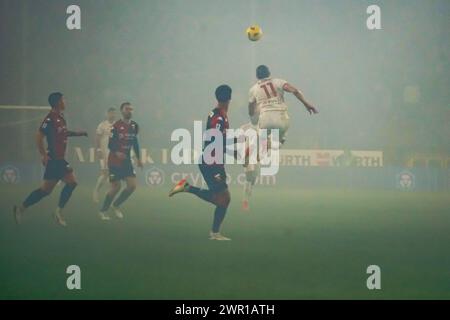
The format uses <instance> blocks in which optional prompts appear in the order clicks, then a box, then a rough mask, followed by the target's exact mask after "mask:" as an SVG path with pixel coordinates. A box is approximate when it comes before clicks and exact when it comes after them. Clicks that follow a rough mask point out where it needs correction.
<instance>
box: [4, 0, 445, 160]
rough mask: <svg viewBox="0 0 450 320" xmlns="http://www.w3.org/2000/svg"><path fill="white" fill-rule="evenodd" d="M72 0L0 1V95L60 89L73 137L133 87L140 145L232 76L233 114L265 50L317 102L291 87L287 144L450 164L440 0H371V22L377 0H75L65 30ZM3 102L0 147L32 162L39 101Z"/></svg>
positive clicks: (198, 113) (235, 121)
mask: <svg viewBox="0 0 450 320" xmlns="http://www.w3.org/2000/svg"><path fill="white" fill-rule="evenodd" d="M72 2H73V1H65V0H59V1H55V0H39V1H27V0H21V1H12V0H1V1H0V37H1V38H0V43H1V47H2V49H1V50H0V55H1V59H0V70H1V74H0V88H1V92H0V104H1V105H38V106H45V105H47V96H48V94H49V93H50V92H52V91H61V92H63V93H64V94H65V96H66V99H67V101H68V108H67V111H66V117H67V119H68V121H69V126H70V127H71V128H73V129H86V130H88V131H89V133H90V134H91V135H90V138H89V139H88V140H83V139H79V140H77V142H76V144H77V145H80V146H81V147H84V148H88V147H90V146H93V143H94V132H95V128H96V126H97V124H98V123H99V122H100V121H101V120H102V119H103V117H104V113H105V110H106V109H107V108H109V107H118V106H119V105H120V103H121V102H123V101H130V102H131V103H132V104H133V105H134V106H135V118H136V120H137V122H138V123H139V124H140V126H141V145H142V146H143V147H146V148H148V149H154V150H157V149H160V148H170V147H171V145H172V143H171V142H170V134H171V132H172V130H173V129H175V128H180V127H183V128H188V129H192V127H193V120H203V121H205V119H206V117H207V114H208V112H209V110H210V109H211V108H212V107H213V106H214V103H215V102H214V96H213V92H214V89H215V88H216V87H217V86H218V85H219V84H222V83H227V84H229V85H230V86H231V87H232V88H233V90H234V92H233V101H232V105H231V110H230V122H231V125H232V127H238V126H240V125H242V124H243V123H245V122H247V121H248V117H247V95H248V89H249V88H250V87H251V85H252V84H253V83H254V81H255V74H254V73H255V68H256V66H257V65H259V64H266V65H268V66H269V67H270V69H271V71H272V75H273V76H274V77H279V78H283V79H286V80H287V81H289V82H291V83H292V84H294V85H295V86H297V87H299V88H300V89H301V90H302V91H303V92H304V94H305V95H306V97H307V99H309V100H310V101H311V102H312V103H313V104H314V105H315V106H316V107H317V108H318V109H319V111H320V113H319V115H318V116H314V117H310V116H309V115H308V114H307V112H306V111H305V110H304V108H303V106H302V105H301V104H299V102H298V101H296V100H295V98H293V97H292V96H289V97H287V103H288V105H289V107H290V116H291V128H290V130H289V136H288V143H287V144H286V148H289V149H336V150H380V151H382V152H383V164H384V166H389V165H392V166H405V167H409V168H413V167H437V168H444V169H446V168H448V167H449V166H450V159H449V153H450V139H449V136H450V105H449V102H450V97H449V92H450V90H449V88H450V79H449V72H448V70H449V61H450V57H449V55H450V43H449V41H448V30H450V25H449V24H450V22H449V21H450V20H449V19H448V17H449V12H450V2H449V1H446V0H432V1H376V4H377V5H379V6H380V8H381V19H382V30H375V31H370V30H368V29H367V27H366V19H367V17H368V14H367V13H366V8H367V7H368V6H369V5H370V4H373V1H356V0H345V1H344V0H342V1H333V2H330V1H324V0H319V1H298V0H292V1H291V0H271V1H256V0H253V1H237V0H229V1H226V2H224V1H206V0H196V1H189V2H186V1H181V0H169V1H147V0H133V1H117V0H108V1H106V0H96V1H84V0H80V1H77V3H76V4H77V5H79V6H80V8H81V30H74V31H69V30H68V29H67V28H66V19H67V17H68V16H69V15H68V14H66V8H67V7H68V6H69V5H71V4H72ZM254 23H257V24H259V25H261V27H262V30H263V32H264V37H263V39H262V40H261V41H259V42H256V43H253V42H250V41H248V39H247V38H246V35H245V29H246V28H247V27H248V26H249V25H251V24H254ZM0 112H1V124H0V134H1V138H0V139H1V143H2V146H3V148H2V152H1V157H0V160H1V161H2V162H7V161H23V162H30V161H34V162H36V163H38V161H39V159H38V157H37V151H36V148H35V147H34V141H33V140H32V137H33V134H34V132H35V130H36V128H37V126H38V125H39V123H40V121H41V120H42V118H43V117H44V114H43V113H42V112H36V111H22V112H19V111H4V110H3V111H0ZM12 124H13V125H12ZM12 136H13V138H11V137H12ZM72 141H74V140H72ZM71 143H72V144H73V142H71ZM69 153H70V152H69Z"/></svg>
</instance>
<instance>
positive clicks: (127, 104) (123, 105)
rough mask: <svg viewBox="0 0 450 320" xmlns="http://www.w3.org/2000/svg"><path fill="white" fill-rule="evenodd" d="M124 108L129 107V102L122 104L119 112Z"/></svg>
mask: <svg viewBox="0 0 450 320" xmlns="http://www.w3.org/2000/svg"><path fill="white" fill-rule="evenodd" d="M125 106H131V103H129V102H124V103H122V104H121V105H120V111H122V110H123V108H125Z"/></svg>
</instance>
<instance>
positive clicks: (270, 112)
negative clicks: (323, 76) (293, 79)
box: [248, 65, 318, 144]
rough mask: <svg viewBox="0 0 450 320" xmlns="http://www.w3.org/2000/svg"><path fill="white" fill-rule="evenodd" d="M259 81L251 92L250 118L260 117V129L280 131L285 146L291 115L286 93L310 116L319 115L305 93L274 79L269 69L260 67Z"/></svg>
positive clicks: (258, 70) (280, 137) (257, 72)
mask: <svg viewBox="0 0 450 320" xmlns="http://www.w3.org/2000/svg"><path fill="white" fill-rule="evenodd" d="M256 78H257V79H258V81H257V82H256V84H255V85H253V87H251V89H250V92H249V105H248V111H249V115H250V117H255V116H258V115H259V128H260V129H268V131H269V132H268V133H269V134H270V130H271V129H278V130H279V141H280V143H281V144H283V143H284V142H285V140H286V132H287V130H288V129H289V115H288V112H287V109H288V107H287V105H286V104H285V102H284V92H289V93H292V94H293V95H294V96H295V97H296V98H297V99H298V100H300V101H301V102H302V103H303V105H304V106H305V107H306V110H308V112H309V113H310V114H314V113H318V111H317V110H316V108H314V107H313V106H312V105H311V104H310V103H309V102H308V101H306V99H305V97H304V96H303V93H302V92H301V91H300V90H298V89H297V88H295V87H294V86H292V85H291V84H289V83H288V82H287V81H286V80H282V79H276V78H272V77H271V76H270V71H269V68H268V67H267V66H265V65H260V66H259V67H258V68H256Z"/></svg>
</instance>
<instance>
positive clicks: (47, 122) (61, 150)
mask: <svg viewBox="0 0 450 320" xmlns="http://www.w3.org/2000/svg"><path fill="white" fill-rule="evenodd" d="M39 130H40V131H41V132H42V133H43V134H44V135H45V137H46V138H47V155H48V156H49V158H50V159H52V160H62V159H64V157H65V154H66V148H67V125H66V120H65V119H64V116H63V114H62V113H60V112H57V111H50V112H49V114H48V115H47V116H46V117H45V119H44V121H42V124H41V126H40V127H39Z"/></svg>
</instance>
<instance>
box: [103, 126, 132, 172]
mask: <svg viewBox="0 0 450 320" xmlns="http://www.w3.org/2000/svg"><path fill="white" fill-rule="evenodd" d="M138 132H139V126H138V124H137V123H136V122H135V121H133V120H131V121H130V122H129V123H127V122H126V121H123V120H118V121H116V122H115V123H114V124H113V126H112V130H111V137H110V138H109V144H108V148H109V150H110V151H111V152H110V153H109V156H108V164H109V165H112V166H120V165H122V164H123V162H124V161H130V160H131V148H135V150H137V149H138V140H137V135H138ZM116 152H122V153H124V154H125V155H126V159H125V160H121V159H119V158H118V157H117V155H116Z"/></svg>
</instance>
